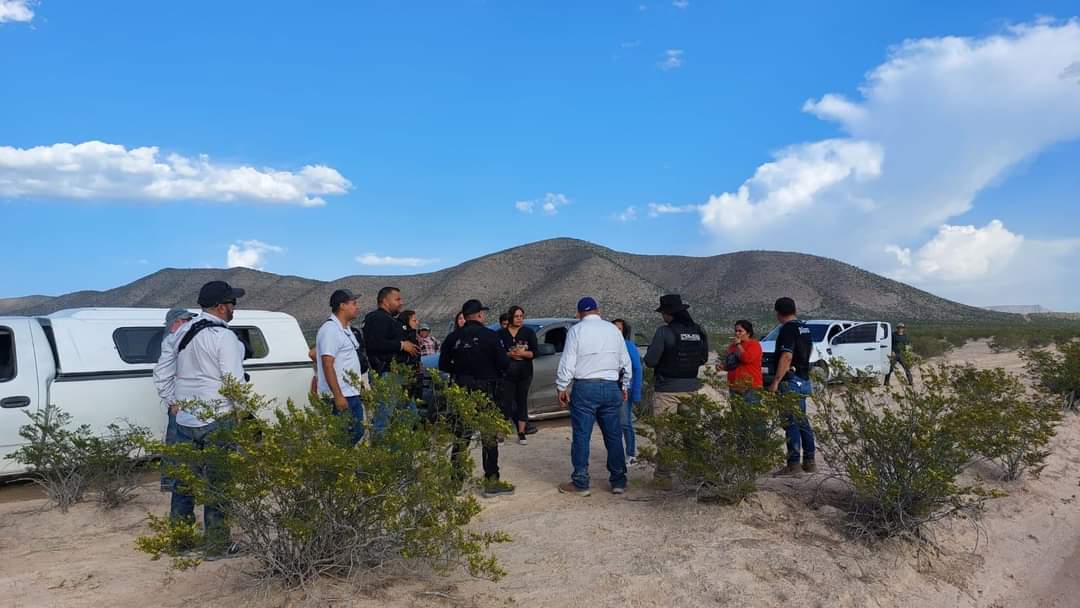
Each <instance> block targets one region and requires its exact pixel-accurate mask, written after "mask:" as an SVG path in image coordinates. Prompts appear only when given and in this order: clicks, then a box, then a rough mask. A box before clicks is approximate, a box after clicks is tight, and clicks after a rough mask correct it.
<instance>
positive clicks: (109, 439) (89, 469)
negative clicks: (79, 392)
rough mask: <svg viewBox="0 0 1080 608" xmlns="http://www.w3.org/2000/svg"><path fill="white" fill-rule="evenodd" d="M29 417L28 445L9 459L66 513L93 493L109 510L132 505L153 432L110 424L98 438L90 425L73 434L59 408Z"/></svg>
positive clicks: (67, 416)
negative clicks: (139, 467) (131, 500)
mask: <svg viewBox="0 0 1080 608" xmlns="http://www.w3.org/2000/svg"><path fill="white" fill-rule="evenodd" d="M26 415H27V416H28V417H29V418H30V422H29V423H28V424H25V425H23V426H22V427H20V428H19V436H20V437H22V438H23V439H24V440H26V443H25V444H24V445H23V446H21V447H20V448H19V449H17V450H15V451H14V452H12V453H11V454H9V455H8V456H7V457H6V458H8V459H10V460H14V461H16V462H19V463H21V464H23V465H25V466H26V467H27V468H28V469H29V475H30V479H31V480H33V481H34V482H35V483H37V484H38V485H39V486H41V487H42V488H43V489H44V490H45V493H46V495H47V496H48V498H49V501H50V502H51V503H52V504H53V505H54V506H56V507H59V508H60V511H61V512H64V513H67V511H68V509H69V508H71V506H72V505H73V504H75V503H77V502H80V501H82V500H83V499H84V498H85V496H86V494H87V492H89V493H90V494H91V496H93V497H94V498H95V499H96V500H97V501H98V502H99V503H100V504H101V506H102V507H104V508H106V509H111V508H114V507H118V506H120V505H121V504H123V503H125V502H127V501H128V500H130V499H131V497H132V496H133V492H134V491H135V489H136V488H137V487H138V478H137V475H136V473H137V468H138V466H139V465H140V463H141V462H142V460H143V458H144V457H145V453H144V452H143V451H142V450H141V448H140V446H141V445H142V444H143V443H145V441H146V440H147V439H148V438H149V436H150V432H149V431H148V430H147V429H145V428H143V427H137V426H133V425H131V424H130V423H125V425H124V426H121V425H118V424H110V425H109V427H108V431H107V434H106V435H105V436H103V437H98V436H95V435H94V434H93V432H91V430H90V425H87V424H83V425H81V426H78V427H76V428H74V429H71V428H69V426H70V424H71V420H72V417H71V414H68V413H67V412H65V411H63V410H61V409H60V408H58V407H57V406H56V405H53V404H49V405H47V406H46V407H45V408H44V409H40V410H37V411H35V412H26Z"/></svg>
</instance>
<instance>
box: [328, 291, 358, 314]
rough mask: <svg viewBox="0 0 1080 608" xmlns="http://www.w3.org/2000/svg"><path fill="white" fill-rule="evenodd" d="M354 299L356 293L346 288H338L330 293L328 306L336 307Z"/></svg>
mask: <svg viewBox="0 0 1080 608" xmlns="http://www.w3.org/2000/svg"><path fill="white" fill-rule="evenodd" d="M355 299H356V294H354V293H353V292H351V291H349V290H348V289H338V290H336V291H335V292H334V293H332V294H330V308H332V309H335V310H336V309H337V307H338V306H341V305H342V304H344V303H345V302H349V301H352V300H355Z"/></svg>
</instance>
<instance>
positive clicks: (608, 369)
mask: <svg viewBox="0 0 1080 608" xmlns="http://www.w3.org/2000/svg"><path fill="white" fill-rule="evenodd" d="M620 374H621V376H622V387H623V388H624V389H626V388H628V387H629V386H630V380H631V379H632V378H633V371H632V369H631V367H630V353H629V352H627V351H626V340H625V339H623V335H622V333H621V332H620V331H619V329H618V328H617V327H615V326H614V325H612V324H611V323H608V322H607V321H605V320H603V319H601V318H600V315H588V316H586V317H585V318H584V319H582V320H581V322H580V323H578V324H577V325H574V326H573V327H571V328H570V331H568V332H567V333H566V345H565V346H564V347H563V352H562V358H561V359H559V371H558V372H557V373H556V375H555V387H556V388H558V389H559V390H560V391H565V390H566V388H567V387H568V386H570V383H571V382H572V381H574V380H618V379H619V377H620Z"/></svg>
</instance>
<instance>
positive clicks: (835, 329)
mask: <svg viewBox="0 0 1080 608" xmlns="http://www.w3.org/2000/svg"><path fill="white" fill-rule="evenodd" d="M843 330H844V328H843V327H841V326H839V325H833V326H832V327H830V328H829V333H827V334H825V341H826V342H829V341H831V340H832V339H833V338H835V337H836V334H838V333H840V332H841V331H843Z"/></svg>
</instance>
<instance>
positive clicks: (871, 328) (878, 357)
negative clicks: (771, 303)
mask: <svg viewBox="0 0 1080 608" xmlns="http://www.w3.org/2000/svg"><path fill="white" fill-rule="evenodd" d="M803 323H805V324H806V326H807V328H808V329H809V330H810V336H811V338H812V339H813V342H814V347H813V350H811V351H810V366H811V368H815V369H818V370H820V371H821V373H822V374H824V375H825V378H826V379H831V378H832V377H833V376H834V375H835V370H834V369H830V367H829V361H830V360H831V359H834V358H840V359H843V361H844V363H845V364H846V365H847V366H848V367H850V368H851V369H853V370H860V371H865V372H869V373H871V374H884V373H885V372H886V371H887V370H888V368H889V352H890V351H891V350H892V348H891V347H892V325H890V324H889V323H886V322H885V321H840V320H832V319H814V320H809V321H803ZM780 327H781V326H780V325H777V326H776V327H774V328H773V329H772V331H770V332H769V333H768V334H767V335H766V336H765V337H764V338H762V339H761V351H762V353H763V356H762V359H761V366H762V368H763V373H764V374H765V375H766V376H767V375H768V373H769V364H770V363H771V362H772V359H773V357H774V356H775V352H776V336H777V334H779V333H780Z"/></svg>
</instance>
